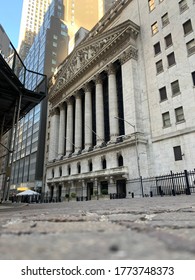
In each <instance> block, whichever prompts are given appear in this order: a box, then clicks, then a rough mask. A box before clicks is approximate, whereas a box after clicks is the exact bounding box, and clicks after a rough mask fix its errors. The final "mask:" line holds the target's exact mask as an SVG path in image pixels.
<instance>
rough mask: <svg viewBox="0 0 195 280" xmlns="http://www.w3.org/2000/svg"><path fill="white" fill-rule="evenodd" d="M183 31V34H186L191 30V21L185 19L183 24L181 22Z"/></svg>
mask: <svg viewBox="0 0 195 280" xmlns="http://www.w3.org/2000/svg"><path fill="white" fill-rule="evenodd" d="M183 31H184V35H188V34H189V33H191V32H192V31H193V29H192V23H191V20H190V19H189V20H187V21H186V22H185V23H184V24H183Z"/></svg>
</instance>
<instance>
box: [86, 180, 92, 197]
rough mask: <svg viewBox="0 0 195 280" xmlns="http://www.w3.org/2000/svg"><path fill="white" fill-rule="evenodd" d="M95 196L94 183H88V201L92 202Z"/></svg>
mask: <svg viewBox="0 0 195 280" xmlns="http://www.w3.org/2000/svg"><path fill="white" fill-rule="evenodd" d="M92 195H93V182H90V183H87V200H91V196H92Z"/></svg>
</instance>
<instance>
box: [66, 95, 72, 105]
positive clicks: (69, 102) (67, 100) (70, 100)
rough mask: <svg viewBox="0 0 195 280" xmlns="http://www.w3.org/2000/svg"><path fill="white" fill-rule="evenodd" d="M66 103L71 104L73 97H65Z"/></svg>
mask: <svg viewBox="0 0 195 280" xmlns="http://www.w3.org/2000/svg"><path fill="white" fill-rule="evenodd" d="M66 103H67V105H72V104H73V97H72V96H70V97H68V98H67V99H66Z"/></svg>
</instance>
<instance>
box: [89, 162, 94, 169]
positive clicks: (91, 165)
mask: <svg viewBox="0 0 195 280" xmlns="http://www.w3.org/2000/svg"><path fill="white" fill-rule="evenodd" d="M89 171H93V163H92V161H91V160H90V161H89Z"/></svg>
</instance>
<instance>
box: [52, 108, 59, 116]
mask: <svg viewBox="0 0 195 280" xmlns="http://www.w3.org/2000/svg"><path fill="white" fill-rule="evenodd" d="M59 114H60V112H59V109H58V107H56V108H52V109H51V110H50V115H51V117H53V116H55V115H59Z"/></svg>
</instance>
